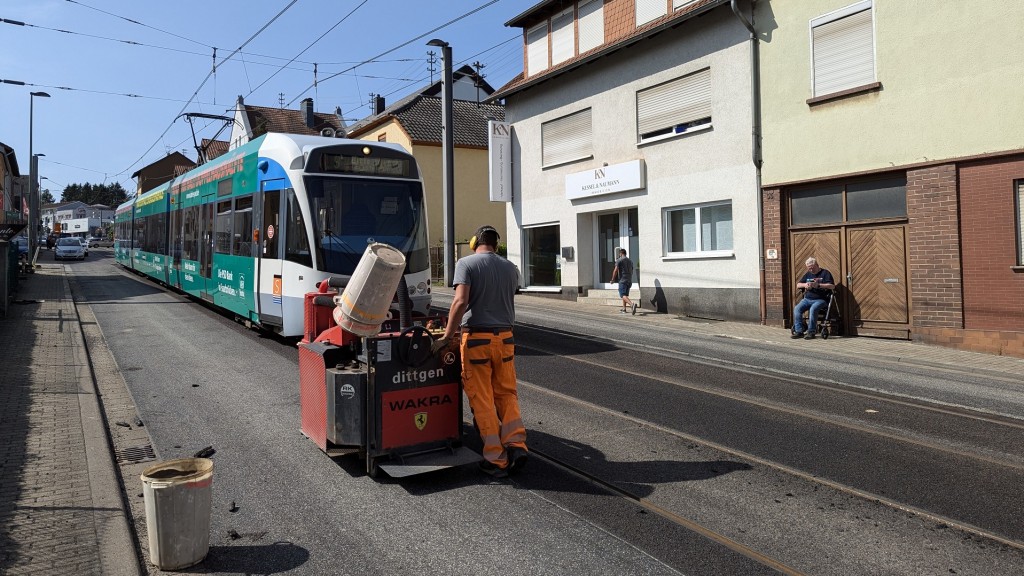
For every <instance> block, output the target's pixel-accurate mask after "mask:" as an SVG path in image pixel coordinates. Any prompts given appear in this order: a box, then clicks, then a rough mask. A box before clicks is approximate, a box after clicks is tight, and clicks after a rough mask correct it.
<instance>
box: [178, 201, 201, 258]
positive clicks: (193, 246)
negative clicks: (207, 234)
mask: <svg viewBox="0 0 1024 576" xmlns="http://www.w3.org/2000/svg"><path fill="white" fill-rule="evenodd" d="M181 213H182V218H183V219H184V240H183V241H182V247H181V250H182V254H181V257H182V258H184V259H185V260H192V261H198V260H199V206H189V207H188V208H184V209H182V211H181Z"/></svg>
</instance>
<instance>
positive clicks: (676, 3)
mask: <svg viewBox="0 0 1024 576" xmlns="http://www.w3.org/2000/svg"><path fill="white" fill-rule="evenodd" d="M696 1H697V0H673V2H672V9H673V10H679V9H680V8H683V7H685V6H687V5H689V4H693V3H694V2H696Z"/></svg>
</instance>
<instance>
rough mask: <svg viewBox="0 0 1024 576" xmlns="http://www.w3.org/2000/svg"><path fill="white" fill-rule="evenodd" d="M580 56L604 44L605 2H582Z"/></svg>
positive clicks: (601, 0) (588, 0) (594, 0)
mask: <svg viewBox="0 0 1024 576" xmlns="http://www.w3.org/2000/svg"><path fill="white" fill-rule="evenodd" d="M579 10H580V15H579V29H580V54H583V53H584V52H586V51H587V50H592V49H594V48H597V47H598V46H600V45H602V44H604V0H587V1H585V2H580V8H579Z"/></svg>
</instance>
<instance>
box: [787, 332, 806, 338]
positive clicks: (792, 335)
mask: <svg viewBox="0 0 1024 576" xmlns="http://www.w3.org/2000/svg"><path fill="white" fill-rule="evenodd" d="M789 337H790V338H792V339H793V340H796V339H797V338H803V337H804V333H803V332H793V333H792V334H790V335H789Z"/></svg>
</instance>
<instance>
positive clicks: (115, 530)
mask: <svg viewBox="0 0 1024 576" xmlns="http://www.w3.org/2000/svg"><path fill="white" fill-rule="evenodd" d="M62 282H63V284H64V293H65V295H66V297H67V298H69V299H70V300H71V302H72V306H73V308H74V310H75V316H76V320H77V326H78V330H77V332H76V334H75V339H76V340H78V341H79V342H80V343H81V346H80V347H79V348H78V350H79V352H78V353H81V354H83V355H84V358H81V362H80V363H79V365H80V366H82V367H83V368H84V369H83V370H81V371H80V373H79V376H78V382H79V389H80V390H81V393H80V394H79V395H78V398H79V408H80V411H81V417H82V433H83V436H84V438H85V452H86V460H87V462H88V467H89V477H90V479H91V481H90V484H89V485H90V487H91V491H92V500H93V505H94V507H95V509H96V511H95V512H94V513H93V522H94V524H95V529H96V538H97V540H98V543H99V556H100V562H101V565H102V568H103V574H104V576H121V575H125V576H129V575H130V576H138V575H140V574H143V572H142V571H141V567H142V563H141V559H140V555H139V551H138V546H137V540H136V538H135V535H134V533H133V531H132V530H131V527H130V526H129V523H128V513H127V507H126V505H125V501H124V498H125V497H124V494H125V492H124V490H123V483H122V478H121V476H120V474H119V473H118V470H117V469H116V467H115V464H114V463H115V453H114V445H113V440H112V438H111V437H110V436H109V434H108V429H109V424H108V422H107V418H106V412H105V409H104V406H103V402H102V399H101V393H100V391H99V389H98V382H97V378H96V373H95V368H94V365H93V358H92V350H90V347H89V345H88V340H89V338H88V337H87V335H86V327H85V323H86V322H89V323H90V324H91V325H94V326H95V317H94V316H93V315H92V310H91V309H90V308H89V307H88V305H84V304H79V303H78V302H75V300H74V293H73V291H72V289H71V285H72V282H71V280H70V279H69V278H68V276H67V273H66V272H65V273H64V274H62ZM83 316H85V317H86V320H85V321H83ZM97 328H98V326H97Z"/></svg>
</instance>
